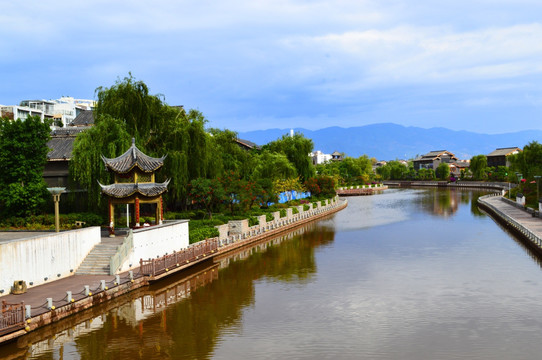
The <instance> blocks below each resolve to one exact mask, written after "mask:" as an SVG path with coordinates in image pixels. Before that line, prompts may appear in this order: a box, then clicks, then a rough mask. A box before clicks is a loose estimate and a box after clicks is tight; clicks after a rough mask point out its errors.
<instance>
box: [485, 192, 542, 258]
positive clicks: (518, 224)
mask: <svg viewBox="0 0 542 360" xmlns="http://www.w3.org/2000/svg"><path fill="white" fill-rule="evenodd" d="M478 205H479V206H480V207H481V208H482V209H484V210H486V211H488V212H490V213H491V214H492V215H494V216H496V217H497V219H498V220H500V221H502V222H504V223H505V224H506V226H508V227H509V228H510V229H511V230H513V231H515V232H517V233H518V234H519V235H521V236H522V237H523V238H524V239H525V240H527V242H528V245H530V247H531V248H533V249H534V250H536V251H537V252H538V253H539V254H542V219H541V218H540V217H538V216H535V215H537V212H536V213H533V212H532V211H527V210H526V209H524V208H523V207H521V206H518V205H517V204H516V203H514V202H513V201H511V200H508V199H506V198H504V197H502V196H500V195H498V194H493V195H486V196H482V197H480V198H479V199H478Z"/></svg>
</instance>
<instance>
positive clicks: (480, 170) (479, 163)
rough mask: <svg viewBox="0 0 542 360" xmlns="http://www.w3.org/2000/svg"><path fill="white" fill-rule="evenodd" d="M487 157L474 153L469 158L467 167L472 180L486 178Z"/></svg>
mask: <svg viewBox="0 0 542 360" xmlns="http://www.w3.org/2000/svg"><path fill="white" fill-rule="evenodd" d="M486 168H487V157H486V156H485V155H476V156H473V157H472V158H471V159H470V165H469V169H470V171H471V173H472V177H473V178H474V180H484V179H485V178H486V171H485V170H486Z"/></svg>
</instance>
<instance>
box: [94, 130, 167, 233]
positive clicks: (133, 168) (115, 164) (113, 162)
mask: <svg viewBox="0 0 542 360" xmlns="http://www.w3.org/2000/svg"><path fill="white" fill-rule="evenodd" d="M102 159H103V161H104V163H105V166H106V168H107V169H108V170H109V171H112V172H113V173H114V174H115V183H114V184H111V185H102V184H100V186H101V187H102V193H104V194H105V195H107V196H108V197H109V228H110V232H111V234H114V232H115V219H114V214H115V208H114V206H115V205H116V204H133V206H134V217H135V219H134V224H135V226H136V227H139V226H140V224H139V206H140V203H151V204H156V216H155V219H156V221H155V223H156V224H157V225H158V224H162V219H163V214H164V211H163V201H162V194H163V193H165V192H166V191H167V186H168V184H169V180H168V181H166V182H163V183H156V182H155V175H154V173H155V172H156V171H158V170H159V169H160V168H161V167H162V166H163V165H164V159H165V156H163V157H161V158H153V157H150V156H148V155H145V154H144V153H143V152H141V150H139V149H138V148H137V147H136V145H135V139H132V146H131V147H130V148H129V149H128V150H127V151H126V152H125V153H124V154H122V155H121V156H119V157H116V158H114V159H108V158H106V157H103V156H102Z"/></svg>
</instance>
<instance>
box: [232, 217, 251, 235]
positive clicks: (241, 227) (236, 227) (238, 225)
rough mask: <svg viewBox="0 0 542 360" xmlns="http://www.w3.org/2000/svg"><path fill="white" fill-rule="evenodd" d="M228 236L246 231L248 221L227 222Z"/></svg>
mask: <svg viewBox="0 0 542 360" xmlns="http://www.w3.org/2000/svg"><path fill="white" fill-rule="evenodd" d="M228 227H229V234H230V235H241V234H244V233H246V232H247V231H248V220H247V219H243V220H230V221H228Z"/></svg>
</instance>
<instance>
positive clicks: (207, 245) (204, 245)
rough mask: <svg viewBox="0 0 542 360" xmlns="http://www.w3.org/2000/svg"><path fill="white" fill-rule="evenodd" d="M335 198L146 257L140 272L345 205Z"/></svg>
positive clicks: (167, 266) (166, 268) (192, 257)
mask: <svg viewBox="0 0 542 360" xmlns="http://www.w3.org/2000/svg"><path fill="white" fill-rule="evenodd" d="M337 199H338V197H337V198H334V199H333V200H332V201H329V200H328V201H326V204H327V205H325V206H324V205H322V206H319V207H318V208H315V209H312V210H307V211H303V212H302V213H298V214H295V215H293V216H291V217H290V218H280V219H278V220H275V221H273V222H270V223H266V224H265V226H259V225H256V226H253V227H250V228H248V231H247V232H243V233H240V234H235V235H230V236H228V237H226V238H223V239H219V238H211V239H206V240H203V241H201V242H199V243H196V244H194V245H192V246H190V247H188V248H186V249H183V250H181V251H177V252H174V253H173V254H167V255H164V256H162V257H157V258H156V259H148V260H143V259H141V260H140V261H139V269H140V273H141V275H143V276H157V275H160V274H163V273H165V272H167V271H170V270H173V269H175V268H177V267H180V266H183V265H186V264H188V263H191V262H193V261H195V260H201V258H202V257H206V256H210V255H212V254H213V253H215V252H216V251H217V250H218V249H219V248H220V247H223V246H227V245H231V244H233V243H236V242H238V241H244V240H247V239H250V238H251V237H254V236H258V235H262V234H263V233H265V232H267V231H271V230H276V229H279V228H281V227H284V226H289V225H291V224H294V223H296V222H297V221H299V220H303V219H307V218H310V217H312V216H315V215H319V214H321V213H324V212H326V211H328V210H330V209H334V208H338V207H341V206H345V204H346V202H344V201H342V202H339V201H338V200H337Z"/></svg>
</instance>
